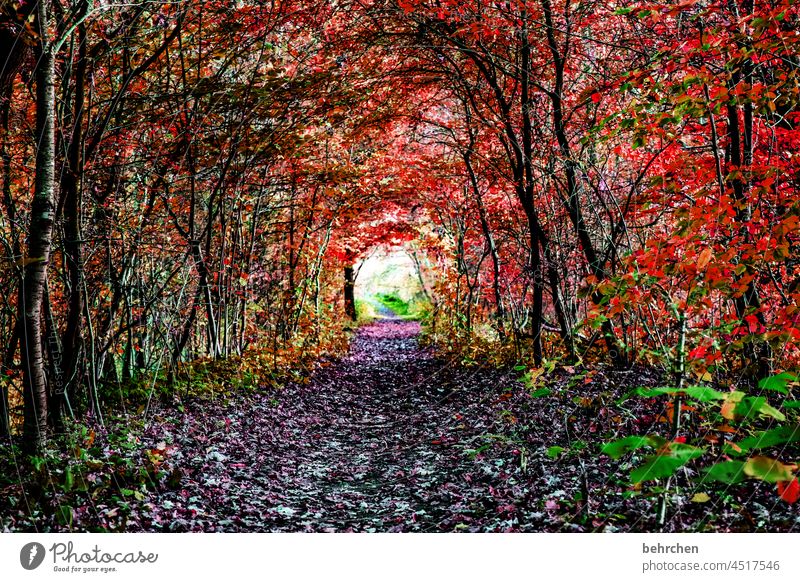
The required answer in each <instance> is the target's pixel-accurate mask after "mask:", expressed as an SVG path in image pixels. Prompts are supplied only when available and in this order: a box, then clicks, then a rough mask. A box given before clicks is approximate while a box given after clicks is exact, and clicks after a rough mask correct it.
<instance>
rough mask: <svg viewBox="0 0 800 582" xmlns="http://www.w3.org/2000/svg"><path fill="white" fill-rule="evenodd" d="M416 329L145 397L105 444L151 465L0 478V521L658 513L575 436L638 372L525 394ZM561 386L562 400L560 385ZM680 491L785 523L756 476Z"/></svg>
mask: <svg viewBox="0 0 800 582" xmlns="http://www.w3.org/2000/svg"><path fill="white" fill-rule="evenodd" d="M418 334H419V325H418V324H417V323H415V322H406V321H400V320H395V319H385V320H379V321H377V322H375V323H372V324H369V325H366V326H363V327H361V328H360V329H359V330H358V332H357V334H356V336H355V338H354V340H353V344H352V348H351V352H350V354H349V356H347V357H346V358H343V359H342V360H338V361H324V362H321V363H319V365H318V367H317V369H316V370H315V372H314V373H313V374H312V375H311V377H310V378H309V379H308V381H307V382H306V383H297V384H290V385H288V386H286V387H284V388H283V389H282V390H281V391H279V392H277V393H275V392H274V391H270V392H268V393H260V392H255V393H253V394H250V395H247V396H244V397H242V398H239V397H236V398H233V399H230V400H228V401H225V402H208V401H199V400H197V401H191V402H189V403H188V404H187V405H186V407H185V409H184V410H183V411H181V412H178V411H176V410H174V409H171V408H169V407H165V406H164V405H159V407H160V408H158V409H157V410H156V411H155V413H154V415H153V416H152V417H151V418H152V420H153V422H151V423H150V424H149V425H148V426H147V428H146V429H145V430H144V432H143V433H142V434H141V435H140V436H139V437H137V439H136V446H133V447H131V450H130V451H129V452H128V453H122V452H121V451H120V448H119V447H110V446H109V447H106V448H105V449H104V454H105V455H106V456H107V457H109V458H116V457H119V456H124V455H126V454H127V455H128V456H129V458H133V461H132V462H131V463H129V465H130V466H134V465H137V464H139V463H141V462H143V461H144V462H145V464H148V463H149V466H151V467H153V466H155V467H156V468H157V469H158V471H154V474H157V475H161V477H160V478H158V477H157V478H155V481H156V482H155V483H153V484H152V486H151V487H140V488H138V489H136V490H135V491H134V490H132V489H128V488H127V487H133V486H129V485H126V484H125V483H124V482H121V477H120V476H119V475H120V474H121V473H120V472H119V471H117V472H116V473H113V474H112V475H111V479H110V480H109V479H104V477H103V476H102V475H100V474H99V473H98V475H92V474H91V473H89V474H87V475H84V476H83V477H82V478H84V479H85V480H86V481H87V483H88V487H86V491H85V492H84V493H82V494H81V493H76V492H74V491H73V492H71V493H69V494H63V495H53V496H50V497H48V496H47V495H45V497H48V499H49V501H47V502H45V505H46V504H47V503H50V504H51V505H52V506H53V507H52V508H51V510H53V511H54V513H55V514H56V518H54V517H52V515H50V516H49V517H48V515H47V514H48V513H50V512H49V511H46V510H45V511H44V515H42V514H41V513H40V512H38V511H31V500H30V499H27V498H26V496H25V495H24V494H23V492H22V491H21V490H19V489H20V488H19V487H17V488H16V489H15V488H14V487H13V486H12V487H6V488H5V491H4V493H5V495H4V502H2V504H3V505H5V507H0V509H2V511H1V512H0V515H5V516H6V517H4V523H3V527H4V528H5V529H11V530H17V531H19V530H33V529H38V530H40V531H47V530H69V529H72V530H77V531H85V530H124V531H142V530H145V531H381V532H383V531H389V532H393V531H419V532H450V531H620V530H625V531H652V530H655V529H657V526H656V524H655V522H654V497H653V495H652V494H650V495H647V494H646V492H644V493H642V492H636V491H633V492H632V491H630V488H629V486H628V485H627V484H626V483H625V482H624V480H623V479H620V477H624V475H623V473H625V472H626V471H622V472H621V471H620V470H619V469H620V467H619V462H617V461H611V460H610V459H609V458H607V457H605V456H603V455H598V454H596V453H593V452H592V451H591V447H593V446H594V445H592V444H591V443H592V442H593V441H595V442H596V441H599V440H602V439H603V435H604V434H608V431H609V430H610V428H611V427H612V426H613V427H618V425H619V424H620V423H623V424H624V425H626V427H627V429H628V430H629V433H628V434H636V433H641V432H643V431H644V430H645V429H646V426H649V425H650V424H652V422H653V411H648V410H646V409H642V410H637V411H635V412H634V411H629V412H630V414H629V418H625V419H622V418H620V417H619V416H616V415H617V414H618V413H617V412H611V409H610V408H608V407H607V406H606V403H607V402H608V401H609V400H610V399H611V398H612V397H618V396H619V395H621V394H623V393H624V391H625V387H626V386H635V385H641V384H643V383H654V382H655V381H656V380H655V379H654V378H650V379H648V378H647V377H646V375H645V374H643V373H641V371H639V372H638V373H636V372H634V373H627V374H623V373H613V372H610V371H609V372H605V373H598V374H592V375H591V376H584V375H581V374H577V373H575V371H574V370H567V371H563V372H562V374H561V376H559V375H558V374H557V373H556V374H555V375H554V377H553V384H552V387H551V390H550V392H551V393H552V394H551V395H548V396H547V397H539V398H533V397H531V393H530V391H529V390H526V389H525V388H524V387H523V386H522V385H521V384H520V383H519V381H518V380H517V378H518V376H519V372H515V371H505V372H504V371H502V370H493V369H487V368H481V367H470V368H467V367H463V366H461V365H454V364H452V363H448V362H447V361H444V360H441V359H438V358H436V357H435V356H434V355H433V353H432V352H431V351H430V350H427V349H424V348H421V347H420V346H419V345H418V341H417V336H418ZM576 384H577V385H579V386H578V387H577V388H576ZM559 386H560V388H561V390H560V391H559V389H558V388H559ZM576 392H577V393H580V394H582V397H581V399H580V400H579V401H578V403H577V404H576V403H575V400H574V399H570V398H571V397H570V398H568V397H567V395H568V394H569V395H574V394H575V393H576ZM559 393H560V394H561V395H562V396H561V397H559ZM643 427H644V428H643ZM552 447H560V449H553V448H552ZM136 455H141V457H138V458H139V460H138V461H137V460H136V458H137V457H136ZM115 456H116V457H115ZM115 463H116V464H119V463H118V461H115ZM759 485H760V487H759ZM693 493H694V492H693V491H692V490H690V489H688V488H685V489H684V490H683V491H679V493H678V495H677V497H675V498H674V500H673V502H674V503H675V507H676V509H675V510H674V513H673V514H672V517H671V519H670V521H669V523H668V524H667V526H666V529H668V530H672V531H683V530H692V529H694V530H701V531H702V530H712V531H720V530H725V531H728V530H733V531H736V530H748V531H752V530H757V529H766V530H770V531H776V530H784V531H785V530H790V529H792V528H795V527H797V517H796V516H794V515H792V514H791V513H790V511H791V510H790V509H787V508H786V506H785V505H783V504H780V502H777V503H776V501H775V498H774V495H772V494H771V491H769V490H768V489H767V488H766V487H765V486H764V485H763V484H755V485H754V484H752V483H746V484H742V485H740V486H737V487H735V488H729V490H728V491H727V492H726V495H727V498H726V500H725V502H724V503H723V502H722V501H719V502H709V503H703V504H701V503H692V502H690V499H691V497H692V495H693ZM587 498H588V503H587V502H586V500H587ZM9 499H10V501H9ZM64 503H69V504H70V505H69V507H71V508H72V516H71V519H69V520H65V519H63V517H62V519H60V520H59V519H57V514H58V511H55V508H56V507H58V506H59V505H62V504H64ZM31 516H33V517H31Z"/></svg>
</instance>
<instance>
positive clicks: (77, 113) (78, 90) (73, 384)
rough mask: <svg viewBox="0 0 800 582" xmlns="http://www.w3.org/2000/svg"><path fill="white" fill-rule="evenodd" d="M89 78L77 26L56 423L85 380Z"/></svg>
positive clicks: (82, 29) (65, 179)
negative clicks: (81, 366) (61, 380)
mask: <svg viewBox="0 0 800 582" xmlns="http://www.w3.org/2000/svg"><path fill="white" fill-rule="evenodd" d="M85 77H86V26H85V25H84V24H81V25H80V26H79V27H78V63H77V67H76V71H75V80H74V84H75V90H74V91H75V98H74V102H73V109H72V132H71V136H70V141H69V149H68V152H67V168H66V169H65V171H64V172H63V174H62V177H61V190H62V193H63V197H64V251H65V261H64V262H65V264H66V267H67V272H68V280H69V288H68V294H69V295H68V299H67V325H66V329H65V330H64V335H63V337H62V341H61V345H62V347H63V370H62V371H63V373H64V380H65V383H64V386H63V390H64V392H62V393H60V394H59V393H58V392H56V393H54V397H55V400H56V401H55V402H53V403H52V404H51V412H52V414H54V415H55V416H54V417H53V420H54V422H55V423H56V424H58V423H59V422H60V413H61V409H62V405H63V401H64V399H65V396H64V394H65V393H66V391H68V390H70V389H72V391H73V392H74V390H75V388H77V386H78V384H79V379H80V378H81V377H82V373H81V370H80V369H79V365H78V358H79V357H80V353H81V344H82V331H83V325H82V324H83V311H84V309H83V242H82V240H81V239H82V234H81V209H82V195H81V179H82V173H83V167H82V166H83V164H82V156H81V153H82V149H83V116H84V99H85V91H84V90H85V87H84V85H85V83H84V81H85Z"/></svg>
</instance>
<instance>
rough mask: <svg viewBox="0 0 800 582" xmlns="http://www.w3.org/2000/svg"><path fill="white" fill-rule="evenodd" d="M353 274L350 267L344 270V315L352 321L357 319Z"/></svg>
mask: <svg viewBox="0 0 800 582" xmlns="http://www.w3.org/2000/svg"><path fill="white" fill-rule="evenodd" d="M354 272H355V271H354V269H353V267H352V266H348V267H345V268H344V313H345V315H347V317H349V318H350V319H352V320H353V321H355V320H356V318H357V317H358V315H357V313H356V297H355V286H356V280H355V276H354Z"/></svg>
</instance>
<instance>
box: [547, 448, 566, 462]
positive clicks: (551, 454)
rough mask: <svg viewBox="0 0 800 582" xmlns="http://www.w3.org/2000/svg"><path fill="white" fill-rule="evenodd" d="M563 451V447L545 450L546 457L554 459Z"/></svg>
mask: <svg viewBox="0 0 800 582" xmlns="http://www.w3.org/2000/svg"><path fill="white" fill-rule="evenodd" d="M563 451H564V447H559V446H554V447H549V448H548V449H547V456H548V457H550V458H551V459H556V458H558V456H559V455H560V454H561V453H562V452H563Z"/></svg>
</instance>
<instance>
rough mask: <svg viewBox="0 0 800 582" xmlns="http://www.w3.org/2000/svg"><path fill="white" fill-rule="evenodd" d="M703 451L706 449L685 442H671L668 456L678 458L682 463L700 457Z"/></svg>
mask: <svg viewBox="0 0 800 582" xmlns="http://www.w3.org/2000/svg"><path fill="white" fill-rule="evenodd" d="M705 452H706V450H705V449H703V448H701V447H695V446H693V445H687V444H685V443H671V444H670V446H669V456H670V457H673V458H675V459H679V460H681V461H683V462H684V463H688V462H689V461H691V460H692V459H696V458H698V457H702V456H703V454H704V453H705Z"/></svg>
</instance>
